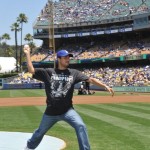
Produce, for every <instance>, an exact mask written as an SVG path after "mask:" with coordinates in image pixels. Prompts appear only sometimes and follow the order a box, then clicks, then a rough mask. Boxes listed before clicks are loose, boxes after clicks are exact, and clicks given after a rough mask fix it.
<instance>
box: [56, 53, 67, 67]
mask: <svg viewBox="0 0 150 150" xmlns="http://www.w3.org/2000/svg"><path fill="white" fill-rule="evenodd" d="M69 60H70V57H69V55H67V56H63V57H61V58H59V59H58V62H59V65H60V66H62V67H65V68H67V67H68V66H69Z"/></svg>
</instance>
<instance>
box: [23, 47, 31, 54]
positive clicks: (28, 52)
mask: <svg viewBox="0 0 150 150" xmlns="http://www.w3.org/2000/svg"><path fill="white" fill-rule="evenodd" d="M23 51H24V53H25V54H30V46H29V45H24V48H23Z"/></svg>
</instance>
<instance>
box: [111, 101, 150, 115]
mask: <svg viewBox="0 0 150 150" xmlns="http://www.w3.org/2000/svg"><path fill="white" fill-rule="evenodd" d="M108 105H110V106H113V107H115V108H122V109H126V110H131V111H137V112H141V113H147V114H150V110H147V109H146V110H144V109H140V108H135V107H132V106H125V105H122V104H118V103H117V104H108Z"/></svg>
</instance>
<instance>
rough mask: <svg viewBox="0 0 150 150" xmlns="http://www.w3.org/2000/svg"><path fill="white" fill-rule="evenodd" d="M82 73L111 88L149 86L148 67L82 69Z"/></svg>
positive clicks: (149, 70)
mask: <svg viewBox="0 0 150 150" xmlns="http://www.w3.org/2000/svg"><path fill="white" fill-rule="evenodd" d="M83 73H84V74H86V75H88V76H91V77H94V78H97V79H98V80H100V81H102V82H103V83H105V84H107V85H109V86H111V87H113V86H150V66H144V67H126V68H125V67H122V68H119V67H118V68H109V67H107V68H95V69H93V68H91V69H86V68H84V69H83Z"/></svg>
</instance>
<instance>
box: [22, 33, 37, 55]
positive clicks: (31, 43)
mask: <svg viewBox="0 0 150 150" xmlns="http://www.w3.org/2000/svg"><path fill="white" fill-rule="evenodd" d="M24 40H25V41H28V44H29V46H30V48H31V53H32V52H33V49H34V48H35V47H36V46H35V43H34V42H33V36H32V35H31V34H30V33H28V34H26V36H25V38H24Z"/></svg>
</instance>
